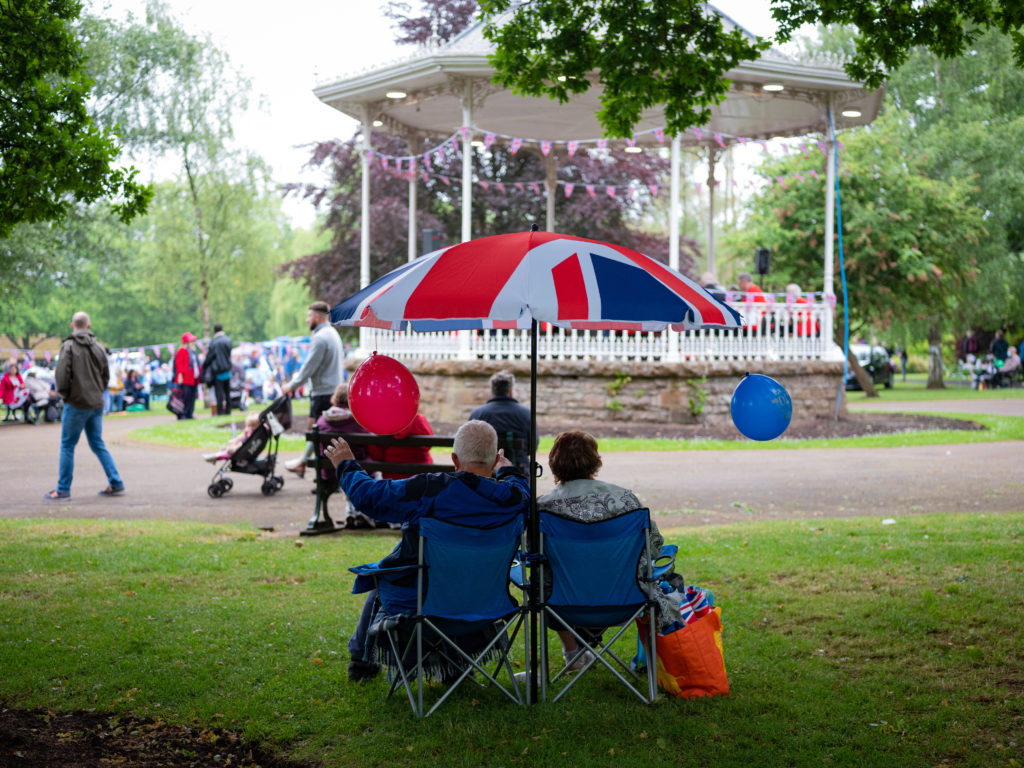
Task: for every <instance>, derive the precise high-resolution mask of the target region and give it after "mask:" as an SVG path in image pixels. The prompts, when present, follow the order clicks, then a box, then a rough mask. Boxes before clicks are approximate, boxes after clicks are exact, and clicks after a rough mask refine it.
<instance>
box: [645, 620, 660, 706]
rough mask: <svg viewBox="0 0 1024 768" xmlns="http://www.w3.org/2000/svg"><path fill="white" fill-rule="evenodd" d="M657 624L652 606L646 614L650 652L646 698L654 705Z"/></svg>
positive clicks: (656, 689)
mask: <svg viewBox="0 0 1024 768" xmlns="http://www.w3.org/2000/svg"><path fill="white" fill-rule="evenodd" d="M657 627H658V622H657V618H656V617H655V615H654V607H653V606H652V607H651V608H650V609H649V610H648V612H647V631H648V636H647V637H648V641H649V642H648V646H647V647H648V648H650V649H651V650H650V651H649V652H648V654H647V696H648V703H651V704H653V703H654V697H655V696H656V695H657V692H658V688H657V685H656V682H655V681H656V678H657V675H658V647H657V645H656V644H655V641H656V640H655V632H656V631H657Z"/></svg>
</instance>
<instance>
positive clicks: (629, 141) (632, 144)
mask: <svg viewBox="0 0 1024 768" xmlns="http://www.w3.org/2000/svg"><path fill="white" fill-rule="evenodd" d="M626 146H627V147H635V146H636V136H634V137H633V138H631V139H626Z"/></svg>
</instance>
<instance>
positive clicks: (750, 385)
mask: <svg viewBox="0 0 1024 768" xmlns="http://www.w3.org/2000/svg"><path fill="white" fill-rule="evenodd" d="M729 408H730V410H731V412H732V423H733V424H735V425H736V429H738V430H739V431H740V432H742V433H743V434H744V435H746V436H747V437H749V438H750V439H751V440H774V439H775V438H776V437H778V436H779V435H781V434H782V433H783V432H785V431H786V428H787V427H788V426H789V422H790V420H791V419H792V418H793V401H792V400H790V398H789V393H788V392H787V391H786V388H785V387H783V386H782V385H781V384H779V382H777V381H776V380H775V379H772V378H770V377H768V376H762V375H761V374H760V373H753V374H751V373H748V374H747V375H746V376H744V377H743V380H742V381H741V382H740V383H739V384H738V385H737V386H736V391H735V392H733V393H732V403H731V404H730V406H729Z"/></svg>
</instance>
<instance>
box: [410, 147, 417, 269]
mask: <svg viewBox="0 0 1024 768" xmlns="http://www.w3.org/2000/svg"><path fill="white" fill-rule="evenodd" d="M409 150H410V154H411V153H412V152H413V149H412V147H411V146H410V147H409ZM410 163H411V166H410V168H409V171H410V173H409V261H412V260H413V259H415V258H416V189H417V187H418V186H419V185H418V184H417V183H416V173H417V171H418V169H417V167H416V159H415V158H413V159H412V160H410Z"/></svg>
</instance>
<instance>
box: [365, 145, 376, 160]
mask: <svg viewBox="0 0 1024 768" xmlns="http://www.w3.org/2000/svg"><path fill="white" fill-rule="evenodd" d="M375 154H376V153H375V152H374V151H373V150H372V149H368V150H366V162H367V164H369V163H372V162H373V156H374V155H375Z"/></svg>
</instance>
